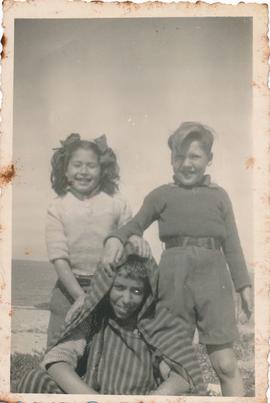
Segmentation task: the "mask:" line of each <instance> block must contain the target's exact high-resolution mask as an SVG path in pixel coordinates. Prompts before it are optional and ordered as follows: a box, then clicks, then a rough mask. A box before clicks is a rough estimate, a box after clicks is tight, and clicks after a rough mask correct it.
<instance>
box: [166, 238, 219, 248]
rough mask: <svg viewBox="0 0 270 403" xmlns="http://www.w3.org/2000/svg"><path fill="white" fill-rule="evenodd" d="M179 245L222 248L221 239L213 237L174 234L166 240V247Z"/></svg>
mask: <svg viewBox="0 0 270 403" xmlns="http://www.w3.org/2000/svg"><path fill="white" fill-rule="evenodd" d="M177 246H198V247H199V248H206V249H217V250H219V249H220V248H221V241H220V240H219V239H218V238H212V237H190V236H173V237H171V238H168V239H167V240H166V242H165V248H166V249H169V248H175V247H177Z"/></svg>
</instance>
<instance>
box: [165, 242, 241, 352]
mask: <svg viewBox="0 0 270 403" xmlns="http://www.w3.org/2000/svg"><path fill="white" fill-rule="evenodd" d="M159 296H160V299H161V301H163V303H164V304H165V305H166V306H167V307H168V308H169V309H170V310H171V311H172V312H173V313H174V314H175V315H176V316H179V317H181V318H182V319H184V321H185V322H186V324H187V327H188V329H189V332H190V334H191V336H193V335H194V332H195V329H196V328H197V329H198V332H199V340H200V343H202V344H215V345H221V344H227V343H230V342H232V341H234V340H235V339H236V338H237V337H238V330H237V325H236V319H235V304H234V293H233V285H232V280H231V276H230V273H229V270H228V268H227V265H226V262H225V259H224V256H223V254H222V253H221V251H219V250H212V249H206V248H200V247H197V246H185V247H175V248H170V249H167V250H166V251H164V252H163V254H162V257H161V261H160V280H159Z"/></svg>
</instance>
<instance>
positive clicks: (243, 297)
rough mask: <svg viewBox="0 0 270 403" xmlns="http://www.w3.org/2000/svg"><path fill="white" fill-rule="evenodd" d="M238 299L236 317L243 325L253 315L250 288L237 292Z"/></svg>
mask: <svg viewBox="0 0 270 403" xmlns="http://www.w3.org/2000/svg"><path fill="white" fill-rule="evenodd" d="M239 297H240V301H239V303H238V315H237V316H238V319H239V321H240V322H241V323H242V324H244V323H246V322H247V321H248V320H249V319H250V317H251V315H252V313H253V298H252V288H251V287H250V286H247V287H244V288H242V289H241V290H240V291H239Z"/></svg>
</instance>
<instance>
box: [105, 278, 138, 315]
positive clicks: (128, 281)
mask: <svg viewBox="0 0 270 403" xmlns="http://www.w3.org/2000/svg"><path fill="white" fill-rule="evenodd" d="M145 289H146V286H145V281H144V280H143V279H133V278H130V277H126V276H125V275H124V274H121V272H120V273H119V274H118V275H117V276H116V278H115V280H114V283H113V286H112V288H111V291H110V294H109V299H110V304H111V307H112V310H113V313H114V315H115V316H116V318H117V319H119V320H120V321H123V320H129V319H131V318H132V317H135V316H136V314H137V313H138V312H139V310H140V308H141V306H142V303H143V301H144V298H145V293H146V290H145Z"/></svg>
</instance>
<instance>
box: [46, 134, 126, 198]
mask: <svg viewBox="0 0 270 403" xmlns="http://www.w3.org/2000/svg"><path fill="white" fill-rule="evenodd" d="M60 143H61V147H59V148H57V149H55V151H54V154H53V156H52V158H51V167H52V171H51V177H50V179H51V184H52V188H53V190H54V191H55V192H56V193H57V194H58V196H64V195H65V194H66V193H67V191H68V181H67V178H66V175H65V174H66V170H67V166H68V163H69V161H70V158H71V157H72V155H73V153H74V152H75V151H76V150H78V149H84V150H92V151H93V152H94V153H95V154H96V155H97V157H98V161H99V164H100V168H101V178H100V190H101V191H103V192H105V193H107V194H109V195H114V194H115V193H116V192H117V190H118V181H119V178H120V177H119V166H118V163H117V158H116V155H115V153H114V152H113V150H112V149H111V148H110V147H108V146H107V142H106V137H105V135H103V136H101V137H100V138H98V139H96V140H93V141H89V140H81V138H80V135H79V134H77V133H72V134H70V135H69V136H68V137H67V138H66V140H64V141H60Z"/></svg>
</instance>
